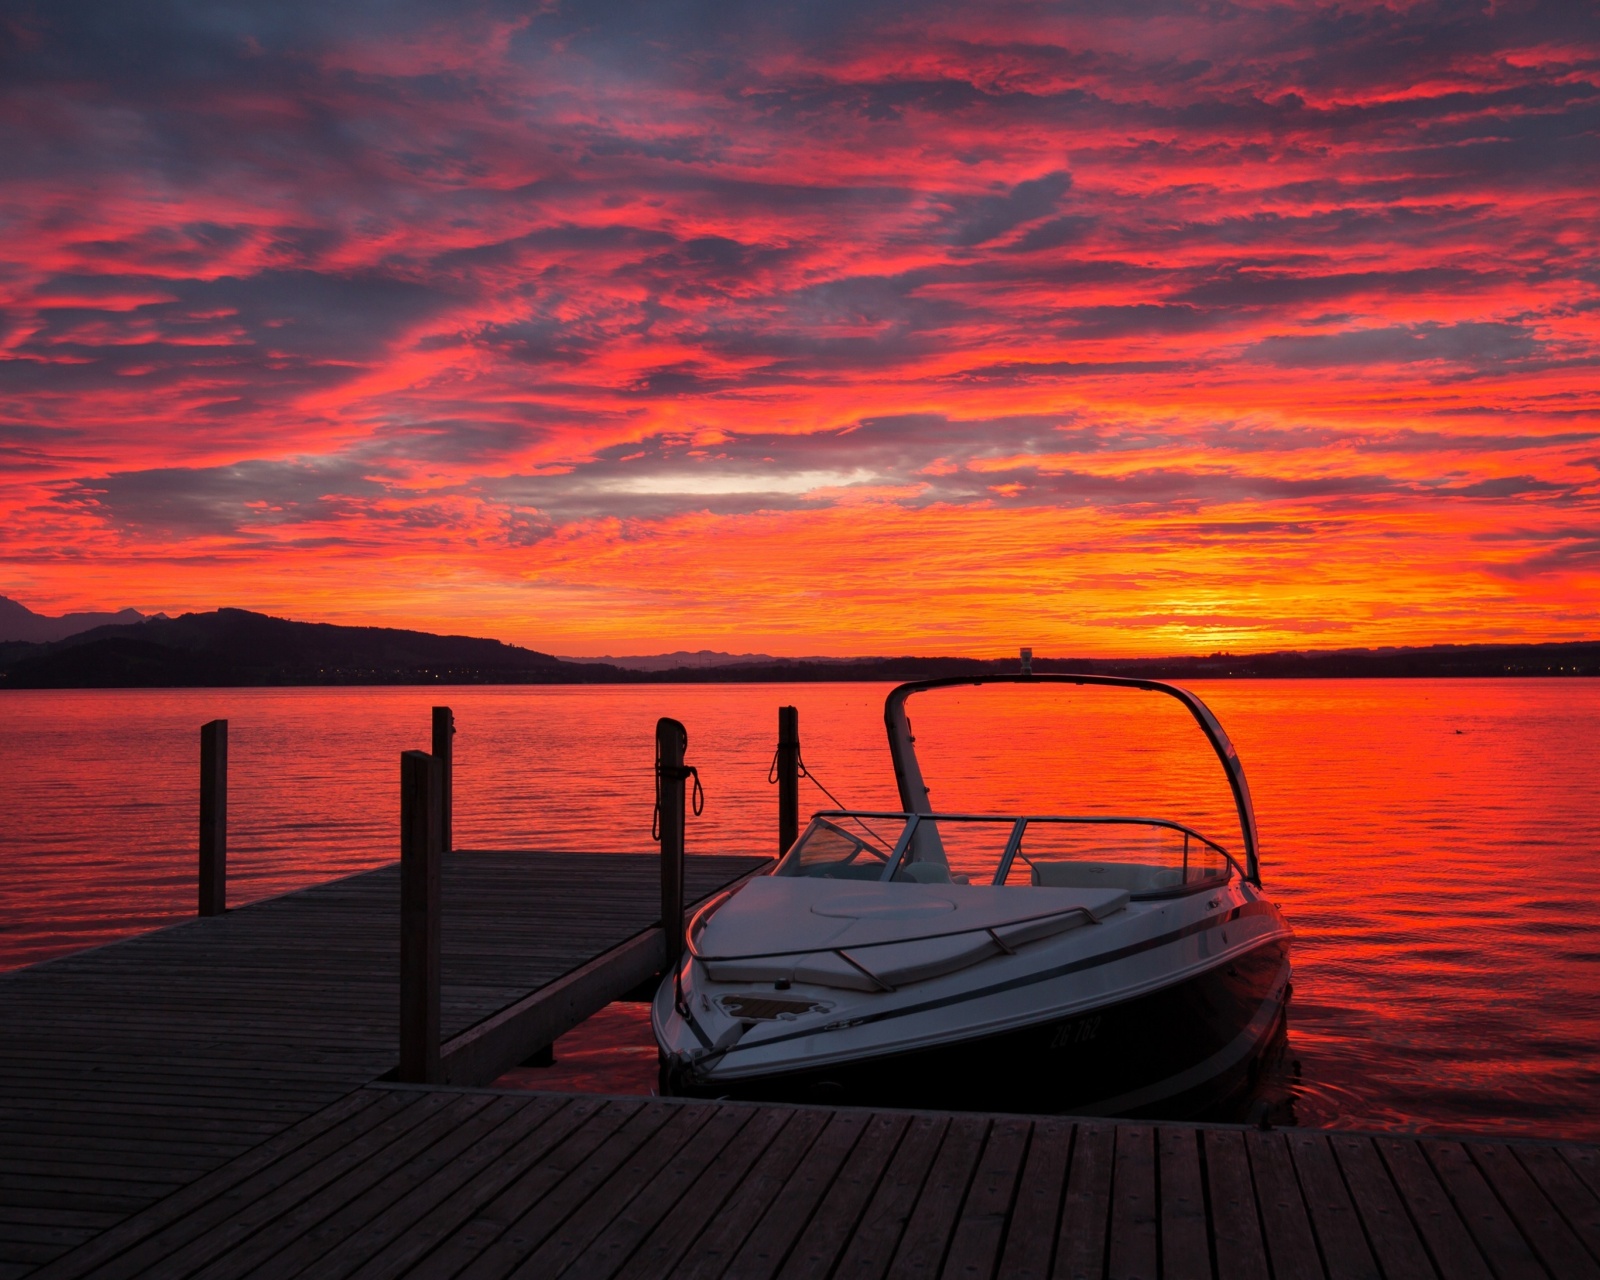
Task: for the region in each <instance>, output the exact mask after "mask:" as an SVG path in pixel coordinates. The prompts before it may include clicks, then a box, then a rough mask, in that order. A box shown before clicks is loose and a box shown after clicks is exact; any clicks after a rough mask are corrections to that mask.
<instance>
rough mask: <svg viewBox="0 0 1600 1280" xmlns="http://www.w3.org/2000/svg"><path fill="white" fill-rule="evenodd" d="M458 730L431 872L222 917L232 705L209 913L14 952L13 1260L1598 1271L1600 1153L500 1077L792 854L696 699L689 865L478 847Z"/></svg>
mask: <svg viewBox="0 0 1600 1280" xmlns="http://www.w3.org/2000/svg"><path fill="white" fill-rule="evenodd" d="M782 724H783V717H782V715H780V725H782ZM452 725H453V720H452V717H451V715H450V712H449V708H444V707H440V708H435V709H434V737H435V751H434V754H433V755H432V756H428V755H423V754H422V753H420V752H407V753H405V755H404V756H402V779H403V783H402V803H401V815H402V819H401V826H402V839H401V848H402V862H401V864H400V865H399V866H395V865H391V866H388V867H384V868H380V869H378V870H375V871H371V872H366V873H363V874H360V875H355V876H350V877H347V878H345V879H343V880H339V881H335V882H334V883H332V884H325V885H318V886H316V887H314V888H310V889H305V890H302V891H300V892H297V893H291V894H287V895H285V896H283V897H281V898H275V899H271V900H269V901H265V902H259V903H255V904H253V905H251V906H247V907H244V908H241V909H239V910H235V911H226V910H225V906H226V888H225V886H226V816H225V815H226V745H227V739H226V724H225V723H224V722H221V721H215V722H212V724H211V725H208V726H207V727H206V730H205V731H204V732H205V734H206V735H208V737H209V740H210V747H209V754H206V752H205V751H203V752H202V760H203V761H204V764H203V770H202V805H201V811H202V839H201V847H200V877H199V895H198V897H199V904H198V905H199V909H200V912H201V914H200V916H199V918H197V919H195V920H192V921H188V922H186V923H183V924H179V925H174V926H172V927H170V928H167V929H161V930H157V931H155V932H154V933H149V934H145V935H143V936H140V937H135V938H130V939H127V940H125V941H122V942H117V943H113V944H111V945H109V946H105V947H100V948H96V949H94V950H90V951H85V952H80V953H78V954H76V955H72V956H66V957H63V958H61V959H58V960H53V961H49V962H47V963H45V964H41V965H36V966H34V967H32V968H30V969H24V970H21V971H18V972H15V973H10V974H3V975H0V1280H13V1278H14V1277H21V1276H31V1277H36V1278H37V1280H57V1278H65V1277H103V1278H105V1280H111V1278H126V1277H137V1276H154V1277H161V1278H162V1280H168V1278H170V1280H224V1278H227V1277H245V1276H250V1277H258V1278H260V1280H267V1278H269V1277H289V1276H311V1277H319V1278H320V1277H328V1278H329V1280H345V1278H351V1280H357V1278H359V1280H378V1278H379V1277H399V1276H417V1277H438V1278H440V1280H445V1278H447V1277H448V1278H455V1277H460V1278H461V1280H493V1278H499V1277H509V1276H519V1277H535V1278H536V1280H556V1278H557V1277H570V1278H572V1280H613V1278H615V1280H624V1278H626V1280H649V1278H653V1277H663V1276H674V1277H685V1278H694V1280H756V1278H774V1280H811V1278H816V1280H823V1278H825V1277H841V1278H843V1277H848V1278H850V1280H867V1278H869V1277H930V1278H931V1277H951V1278H952V1280H955V1278H960V1280H995V1278H997V1277H1005V1278H1007V1280H1011V1278H1015V1280H1023V1278H1037V1280H1046V1278H1047V1277H1060V1278H1063V1280H1088V1278H1091V1277H1092V1278H1096V1280H1155V1278H1156V1277H1169V1278H1170V1280H1199V1278H1201V1277H1207V1278H1210V1277H1215V1278H1216V1280H1314V1278H1323V1277H1325V1278H1326V1280H1376V1278H1386V1280H1420V1278H1428V1277H1432V1278H1434V1280H1523V1278H1524V1277H1527V1278H1533V1277H1547V1278H1548V1277H1554V1278H1555V1280H1568V1278H1569V1277H1570V1278H1573V1280H1600V1149H1597V1148H1596V1147H1594V1146H1585V1145H1578V1144H1560V1143H1537V1142H1522V1141H1488V1140H1479V1139H1463V1140H1446V1139H1438V1138H1422V1139H1419V1138H1415V1137H1407V1136H1402V1135H1395V1134H1358V1133H1322V1132H1316V1131H1311V1130H1281V1131H1271V1130H1255V1129H1247V1128H1244V1127H1240V1126H1226V1125H1209V1126H1196V1125H1184V1124H1170V1125H1169V1124H1158V1125H1157V1124H1148V1123H1134V1122H1118V1121H1104V1120H1101V1121H1087V1120H1072V1119H1066V1118H1038V1117H1025V1116H991V1115H978V1114H951V1113H933V1112H909V1111H869V1110H859V1109H849V1108H827V1107H792V1106H763V1105H757V1104H747V1103H725V1102H698V1101H694V1102H691V1101H683V1100H677V1099H661V1098H602V1097H594V1096H571V1095H562V1094H550V1093H530V1092H523V1091H514V1090H505V1089H496V1088H493V1087H488V1086H490V1084H491V1082H493V1081H494V1080H496V1079H497V1078H499V1077H500V1076H501V1075H502V1074H503V1073H504V1072H505V1071H506V1070H507V1069H508V1068H510V1067H512V1066H514V1065H516V1064H517V1063H519V1062H521V1061H523V1060H524V1059H526V1058H527V1057H528V1056H529V1055H531V1054H533V1053H534V1052H536V1051H538V1050H540V1049H542V1048H544V1047H545V1046H547V1045H549V1044H551V1043H552V1042H553V1041H554V1040H555V1039H556V1037H558V1036H559V1035H561V1034H562V1033H564V1032H565V1031H567V1030H570V1029H571V1028H572V1027H574V1026H576V1025H577V1024H578V1023H579V1022H581V1021H582V1020H583V1019H584V1018H586V1017H588V1016H589V1015H590V1014H592V1013H594V1012H596V1011H597V1010H599V1009H600V1008H602V1007H603V1006H604V1005H605V1004H606V1003H608V1002H609V1001H610V1000H612V999H615V998H617V997H618V996H620V995H622V994H624V993H625V992H627V991H628V990H629V989H631V988H633V987H635V986H636V985H637V984H639V983H640V982H642V981H644V980H645V979H647V978H649V977H650V976H651V975H652V974H655V973H657V972H659V971H660V970H661V969H662V967H663V964H664V962H665V960H666V959H667V957H668V956H669V954H671V953H672V952H673V951H674V950H675V948H677V947H678V946H679V945H681V922H680V920H679V917H681V915H682V906H683V904H684V903H685V902H687V903H690V904H693V903H695V902H697V901H700V900H703V899H704V898H706V897H707V896H709V895H710V894H712V893H714V892H716V891H717V890H719V889H721V888H722V887H724V886H725V885H728V884H731V883H734V882H736V881H737V880H739V879H741V878H743V877H744V876H746V875H748V874H751V873H753V872H754V871H755V870H756V869H758V868H760V867H762V866H764V865H766V860H765V859H760V858H708V857H699V858H690V859H688V860H687V863H686V864H685V863H684V862H683V860H682V849H683V831H684V825H683V824H684V809H685V794H684V789H685V786H686V784H687V780H688V779H689V778H690V777H691V776H693V770H692V769H690V768H688V767H686V766H685V765H684V764H683V760H682V751H683V743H684V741H685V740H686V737H687V735H686V733H685V731H684V729H683V726H682V725H681V724H679V723H678V722H677V721H673V720H668V719H663V720H662V721H660V723H659V724H658V726H657V762H658V764H657V787H658V790H657V797H658V802H659V805H660V808H659V816H660V818H661V822H660V832H661V851H662V852H661V857H660V858H657V857H655V856H653V855H620V854H618V855H608V854H561V853H546V852H484V851H478V852H458V853H446V852H444V850H446V849H448V848H449V830H450V822H449V818H450V800H449V795H450V789H449V788H450V782H449V777H450V775H449V769H448V763H449V760H450V736H451V733H452V732H453V729H452ZM792 728H793V725H792V724H790V725H788V726H787V727H786V728H785V730H784V731H783V732H780V744H779V762H780V764H781V765H783V766H784V769H785V770H786V771H787V777H786V782H785V786H784V787H783V788H782V789H781V790H782V793H783V798H784V803H783V805H781V806H780V816H781V817H782V820H783V821H784V822H786V823H788V824H789V827H791V828H792V826H793V813H792V811H793V808H794V805H793V794H792V793H793V790H794V787H795V785H796V783H797V780H796V776H795V771H796V769H797V767H798V759H799V750H798V738H797V736H796V735H795V734H794V733H791V732H788V730H790V729H792ZM785 747H788V748H790V750H789V752H788V754H787V755H785ZM780 781H785V780H784V779H780ZM207 797H209V800H208V799H207ZM786 836H788V837H792V830H786ZM402 867H403V868H405V876H404V887H402V875H401V868H402ZM663 919H665V920H667V921H669V925H668V928H667V930H666V931H665V932H664V931H663V929H662V927H661V922H662V921H663ZM402 920H403V921H404V924H403V925H402ZM402 934H403V935H404V944H403V946H402ZM402 950H403V951H404V958H403V959H402ZM402 1005H403V1006H404V1010H405V1016H404V1018H402ZM402 1025H403V1026H404V1028H405V1029H404V1032H403V1033H402ZM402 1034H404V1037H405V1050H404V1053H402V1046H401V1040H402ZM996 1069H997V1070H1004V1064H1003V1063H1002V1064H997V1066H996ZM397 1070H403V1071H404V1072H405V1073H406V1078H407V1079H408V1080H426V1081H428V1082H429V1083H427V1084H401V1083H397V1082H395V1080H394V1079H393V1077H394V1076H395V1075H396V1074H397ZM960 1084H961V1082H959V1081H953V1082H952V1087H953V1089H954V1090H956V1091H959V1088H960Z"/></svg>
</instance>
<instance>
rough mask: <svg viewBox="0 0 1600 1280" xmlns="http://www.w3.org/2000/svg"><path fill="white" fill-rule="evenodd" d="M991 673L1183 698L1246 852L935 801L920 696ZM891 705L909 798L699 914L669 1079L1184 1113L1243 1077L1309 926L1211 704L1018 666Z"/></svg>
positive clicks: (1269, 1027)
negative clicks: (1296, 915)
mask: <svg viewBox="0 0 1600 1280" xmlns="http://www.w3.org/2000/svg"><path fill="white" fill-rule="evenodd" d="M994 683H1011V684H1061V683H1073V684H1079V685H1100V686H1112V687H1117V688H1122V689H1129V690H1145V691H1153V692H1158V693H1162V694H1166V695H1169V696H1171V697H1173V698H1176V699H1177V700H1178V701H1179V702H1181V703H1182V704H1183V706H1184V707H1186V708H1187V709H1188V711H1189V712H1190V714H1191V715H1192V716H1193V719H1194V721H1195V722H1196V723H1197V724H1198V726H1199V728H1200V730H1201V731H1202V732H1203V733H1204V735H1205V737H1206V738H1207V739H1208V740H1209V742H1210V745H1211V747H1212V749H1213V750H1214V751H1215V753H1216V756H1217V758H1218V759H1219V760H1220V762H1221V764H1222V767H1223V771H1224V773H1225V775H1226V778H1227V782H1228V785H1229V787H1230V788H1231V791H1232V799H1233V804H1234V808H1235V809H1236V810H1237V813H1238V819H1239V829H1240V847H1239V850H1238V852H1237V853H1235V852H1234V851H1231V850H1229V849H1228V848H1226V847H1224V846H1223V845H1222V844H1221V843H1218V842H1217V841H1216V840H1214V839H1212V838H1210V837H1208V836H1206V835H1203V834H1202V833H1201V832H1199V831H1197V830H1194V829H1193V828H1192V827H1190V826H1186V825H1184V824H1183V823H1180V822H1177V821H1174V820H1171V819H1169V818H1163V817H1159V816H1143V815H1137V816H1135V815H1128V816H1120V815H1119V816H1105V815H1100V814H1091V815H1066V814H1003V815H1002V814H966V813H936V812H934V811H933V810H932V806H931V804H930V803H929V799H928V789H927V787H926V785H925V784H924V782H923V775H922V770H921V767H920V765H919V763H918V760H917V756H916V753H915V750H914V747H913V739H912V736H911V729H910V724H909V721H908V719H907V716H906V702H907V700H908V699H909V698H910V697H911V696H912V695H914V694H917V693H920V692H923V691H925V690H928V689H934V688H941V687H948V686H953V685H982V684H994ZM884 717H885V722H886V725H887V728H888V732H889V746H890V751H891V753H892V755H893V758H894V766H895V775H896V778H897V781H898V784H899V790H900V799H901V803H902V805H903V810H902V811H900V812H893V813H891V812H855V811H844V810H830V811H825V812H821V813H818V814H816V815H815V816H814V817H813V818H812V820H811V823H810V825H809V826H808V827H807V828H806V830H805V831H804V832H803V833H802V835H801V837H800V839H799V840H797V841H796V842H795V844H794V845H793V846H792V847H791V848H790V849H789V851H788V853H787V854H786V855H785V856H784V857H783V858H782V859H781V860H780V861H779V862H778V864H777V866H776V867H775V868H774V869H773V870H772V872H771V873H770V874H767V875H763V876H759V877H756V878H754V879H752V880H749V881H747V882H746V883H745V884H743V885H742V886H740V887H739V888H737V889H735V890H734V891H732V892H731V893H729V894H727V895H724V896H723V897H721V898H719V899H715V900H713V901H712V902H711V903H709V904H707V906H706V907H705V908H703V909H702V910H701V911H700V912H699V914H698V915H697V916H695V918H694V919H693V920H692V922H691V923H690V926H689V929H688V931H687V935H686V939H685V943H686V951H685V954H684V956H683V959H682V962H681V963H680V964H679V966H678V967H677V968H676V970H675V971H674V972H673V973H671V974H669V975H668V976H667V978H666V980H665V981H664V982H663V983H662V986H661V988H660V990H659V992H658V993H657V995H656V998H655V1002H654V1005H653V1008H652V1023H653V1026H654V1029H655V1034H656V1040H657V1043H658V1044H659V1046H660V1049H661V1055H662V1086H663V1090H664V1091H665V1092H670V1093H679V1094H689V1095H696V1096H710V1097H724V1096H725V1097H743V1098H761V1099H779V1100H782V1099H789V1100H797V1101H803V1100H812V1101H831V1102H852V1103H863V1104H880V1105H881V1104H886V1103H887V1104H894V1105H900V1106H909V1105H922V1106H940V1107H970V1108H981V1109H986V1110H988V1109H995V1110H1016V1111H1057V1112H1072V1113H1075V1114H1104V1115H1138V1114H1165V1115H1179V1114H1181V1115H1186V1116H1197V1115H1202V1114H1206V1113H1208V1112H1213V1111H1215V1109H1216V1108H1217V1107H1219V1106H1221V1105H1224V1104H1225V1103H1227V1102H1228V1101H1230V1100H1233V1099H1237V1098H1238V1097H1239V1096H1241V1094H1243V1093H1244V1092H1245V1091H1247V1090H1248V1088H1249V1086H1250V1085H1251V1084H1252V1083H1253V1074H1254V1071H1255V1069H1256V1066H1257V1064H1258V1062H1259V1061H1260V1059H1261V1057H1262V1055H1263V1053H1264V1052H1265V1050H1266V1049H1267V1048H1268V1046H1269V1045H1271V1043H1272V1042H1273V1040H1274V1037H1275V1036H1277V1035H1278V1034H1279V1033H1280V1032H1281V1029H1282V1026H1283V1023H1284V1010H1285V1006H1286V1003H1287V999H1288V994H1289V978H1290V968H1289V943H1290V936H1291V933H1290V929H1289V927H1288V925H1287V923H1286V922H1285V921H1284V919H1283V916H1282V914H1281V913H1280V912H1279V910H1278V909H1277V907H1276V906H1274V905H1273V904H1272V903H1271V902H1270V901H1268V900H1267V898H1266V897H1265V896H1264V895H1263V893H1262V890H1261V878H1260V869H1259V864H1258V854H1257V839H1256V825H1255V815H1254V812H1253V810H1252V808H1251V803H1250V791H1249V787H1248V785H1247V784H1246V782H1245V776H1244V769H1243V767H1242V766H1241V764H1240V763H1239V758H1238V755H1237V753H1236V752H1235V751H1234V749H1233V746H1232V744H1230V743H1229V741H1228V738H1227V735H1226V734H1225V733H1224V732H1223V730H1222V726H1221V725H1220V724H1219V723H1218V722H1217V720H1216V717H1215V716H1213V715H1212V714H1211V712H1210V710H1209V709H1208V708H1207V707H1206V706H1205V704H1204V703H1203V702H1201V701H1200V699H1199V698H1197V697H1195V696H1194V695H1193V694H1192V693H1189V692H1188V691H1186V690H1184V689H1180V688H1178V687H1177V686H1174V685H1168V684H1163V683H1159V682H1156V681H1150V680H1134V679H1122V678H1116V677H1108V676H1088V675H1083V676H1047V675H1040V676H1034V675H1030V674H1023V675H1017V676H1000V677H993V678H984V679H948V680H926V681H919V682H915V683H912V684H905V685H901V686H899V687H898V688H896V689H895V690H894V691H893V692H891V693H890V694H889V697H888V700H887V703H886V705H885V710H884ZM985 850H987V851H989V854H990V856H989V857H988V860H987V861H985V860H984V857H983V851H985ZM980 867H981V869H982V874H981V876H980V874H979V873H978V868H980Z"/></svg>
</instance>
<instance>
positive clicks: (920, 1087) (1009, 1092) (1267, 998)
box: [661, 937, 1289, 1119]
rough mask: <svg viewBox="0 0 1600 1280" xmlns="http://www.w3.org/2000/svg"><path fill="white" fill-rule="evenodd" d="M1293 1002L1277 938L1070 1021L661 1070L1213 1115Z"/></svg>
mask: <svg viewBox="0 0 1600 1280" xmlns="http://www.w3.org/2000/svg"><path fill="white" fill-rule="evenodd" d="M1288 996H1289V945H1288V940H1287V939H1285V938H1281V937H1277V938H1272V939H1269V940H1265V941H1263V942H1262V944H1261V945H1259V946H1257V947H1255V948H1254V949H1252V950H1250V951H1247V952H1245V953H1243V954H1239V955H1235V956H1233V957H1232V958H1230V959H1229V960H1228V961H1226V962H1225V963H1223V964H1220V965H1217V966H1215V967H1213V968H1210V969H1206V970H1204V971H1202V972H1200V973H1196V974H1192V975H1190V976H1188V977H1186V978H1184V979H1182V980H1179V981H1177V982H1175V983H1173V984H1172V985H1170V986H1167V987H1163V988H1160V989H1158V990H1156V991H1153V992H1149V993H1147V994H1145V995H1141V996H1138V997H1136V998H1133V999H1130V1000H1125V1001H1121V1002H1119V1003H1114V1004H1108V1005H1105V1006H1102V1007H1100V1008H1098V1009H1093V1010H1089V1011H1085V1012H1080V1013H1077V1014H1075V1015H1074V1016H1073V1017H1071V1018H1069V1019H1066V1020H1061V1019H1059V1018H1052V1019H1050V1020H1048V1021H1042V1022H1039V1023H1036V1024H1034V1025H1030V1026H1025V1027H1021V1028H1013V1029H1011V1030H1007V1031H1004V1032H1001V1033H998V1034H995V1035H989V1036H985V1037H982V1038H979V1039H969V1040H954V1041H952V1042H949V1043H945V1044H939V1045H934V1046H928V1047H923V1048H918V1049H916V1050H912V1051H908V1052H902V1053H892V1052H891V1053H887V1054H877V1055H874V1056H872V1057H867V1058H857V1059H854V1060H852V1061H848V1062H842V1063H833V1064H830V1065H827V1066H823V1067H817V1068H813V1069H806V1070H801V1071H787V1072H782V1073H774V1074H769V1075H761V1076H751V1077H744V1078H740V1079H736V1080H709V1081H697V1080H695V1079H694V1078H693V1077H692V1075H690V1074H689V1073H688V1072H687V1071H686V1070H685V1069H684V1068H682V1067H681V1066H677V1065H675V1064H674V1065H665V1064H664V1065H663V1069H662V1081H661V1086H662V1092H663V1093H668V1094H678V1095H682V1096H691V1097H718V1098H743V1099H752V1100H761V1101H773V1102H810V1103H829V1104H843V1105H858V1106H898V1107H924V1108H927V1107H931V1108H938V1109H960V1110H973V1111H1012V1112H1030V1113H1045V1114H1049V1113H1056V1114H1072V1115H1119V1116H1140V1115H1150V1116H1173V1117H1177V1116H1182V1117H1184V1118H1191V1119H1194V1118H1203V1117H1205V1116H1208V1115H1214V1114H1220V1113H1222V1112H1225V1111H1227V1110H1228V1109H1229V1108H1230V1107H1234V1106H1236V1105H1237V1104H1238V1103H1239V1102H1240V1100H1241V1099H1244V1098H1247V1097H1248V1096H1249V1093H1250V1091H1251V1089H1252V1086H1253V1085H1254V1083H1255V1073H1256V1069H1257V1065H1258V1063H1259V1061H1260V1059H1261V1057H1262V1055H1263V1053H1264V1052H1265V1051H1266V1050H1267V1049H1268V1047H1269V1046H1270V1045H1271V1044H1272V1042H1273V1040H1274V1038H1275V1037H1277V1036H1279V1035H1281V1033H1282V1029H1283V1024H1284V1012H1285V1007H1286V1005H1287V1001H1288Z"/></svg>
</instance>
